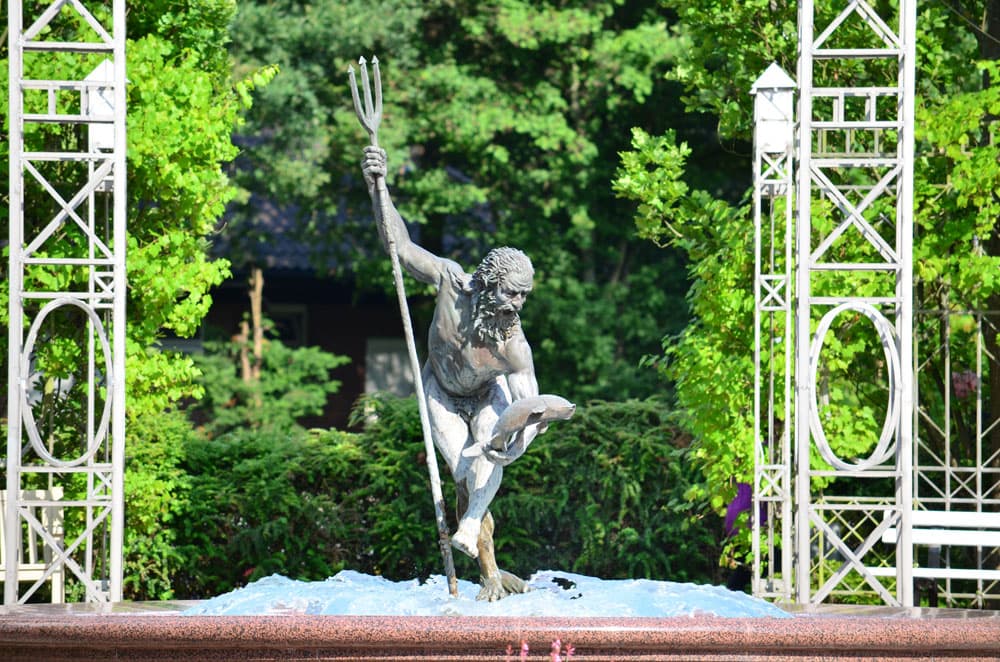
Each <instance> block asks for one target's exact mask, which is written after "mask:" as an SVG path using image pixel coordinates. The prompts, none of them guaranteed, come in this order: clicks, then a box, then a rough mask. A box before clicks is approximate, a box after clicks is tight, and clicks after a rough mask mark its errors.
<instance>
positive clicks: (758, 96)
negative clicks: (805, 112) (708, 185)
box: [750, 62, 796, 154]
mask: <svg viewBox="0 0 1000 662" xmlns="http://www.w3.org/2000/svg"><path fill="white" fill-rule="evenodd" d="M795 88H796V85H795V81H794V80H792V78H791V76H789V75H788V74H787V73H785V70H784V69H782V68H781V67H779V66H778V63H777V62H772V63H771V66H769V67H768V68H767V69H766V70H764V73H762V74H761V75H760V78H758V79H757V81H756V82H755V83H754V84H753V87H751V88H750V94H752V95H754V100H753V117H754V124H755V127H754V136H755V143H756V149H757V151H759V152H765V153H768V154H784V153H786V152H787V151H788V150H790V149H791V147H792V145H793V143H794V137H795V104H794V96H795Z"/></svg>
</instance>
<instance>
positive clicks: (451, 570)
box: [348, 57, 458, 596]
mask: <svg viewBox="0 0 1000 662" xmlns="http://www.w3.org/2000/svg"><path fill="white" fill-rule="evenodd" d="M358 66H359V67H360V69H361V84H362V87H363V91H364V106H363V107H362V105H361V97H360V96H359V95H358V83H357V81H356V80H355V78H354V67H348V77H349V78H350V83H351V96H352V97H353V98H354V112H355V113H356V114H357V116H358V121H359V122H361V126H363V127H364V128H365V130H366V131H367V132H368V137H369V139H370V141H371V145H372V147H378V127H379V124H380V123H381V121H382V78H381V75H380V73H379V68H378V58H376V57H372V70H373V72H372V73H373V78H374V87H375V96H374V103H373V99H372V86H371V85H370V84H369V82H368V66H367V63H366V62H365V59H364V58H363V57H362V58H360V59H359V60H358ZM375 190H376V196H377V200H378V206H379V211H380V212H381V217H382V219H381V221H382V229H383V234H384V236H385V238H386V243H387V248H388V251H389V258H390V259H391V260H392V276H393V280H394V281H395V284H396V296H397V298H398V299H399V313H400V316H401V317H402V318H403V332H404V335H405V336H406V346H407V349H408V350H409V354H410V365H411V368H412V370H413V376H414V382H415V385H416V390H417V404H418V406H419V409H420V423H421V426H422V428H423V434H424V446H425V449H424V450H425V455H426V456H427V471H428V473H429V474H430V482H431V495H432V497H433V499H434V513H435V517H436V519H437V528H438V545H439V546H440V548H441V556H442V557H443V559H444V567H445V574H446V575H447V577H448V590H449V591H450V592H451V594H452V595H455V596H457V595H458V579H457V577H456V575H455V564H454V560H453V559H452V555H451V541H450V538H449V535H448V523H447V521H446V519H445V514H444V497H443V495H442V493H441V475H440V473H439V472H438V465H437V455H436V452H435V449H434V439H433V437H432V435H431V426H430V419H429V417H428V413H427V400H426V397H425V395H424V385H423V380H422V378H421V372H420V361H419V359H418V358H417V346H416V342H415V341H414V338H413V324H412V322H411V320H410V308H409V305H408V304H407V302H406V290H405V288H404V286H403V270H402V267H401V266H400V263H399V254H398V253H397V251H396V241H395V239H394V237H393V233H392V232H391V230H390V228H389V225H388V223H389V214H390V213H391V209H390V203H389V191H388V189H387V188H386V184H385V176H384V175H383V176H378V177H376V178H375Z"/></svg>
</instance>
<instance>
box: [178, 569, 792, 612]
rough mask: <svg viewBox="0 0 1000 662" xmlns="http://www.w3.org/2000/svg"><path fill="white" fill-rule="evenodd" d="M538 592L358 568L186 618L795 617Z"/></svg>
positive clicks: (562, 588)
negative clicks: (489, 590) (483, 588)
mask: <svg viewBox="0 0 1000 662" xmlns="http://www.w3.org/2000/svg"><path fill="white" fill-rule="evenodd" d="M528 584H529V586H530V587H531V591H530V592H528V593H523V594H518V595H511V596H509V597H507V598H504V599H503V600H500V601H498V602H479V601H477V600H476V595H477V594H478V593H479V586H478V585H477V584H473V583H472V582H469V581H465V580H459V582H458V592H459V595H458V596H457V597H453V596H452V595H450V594H449V593H448V588H447V580H446V579H445V578H444V577H443V576H440V575H434V576H432V577H431V578H430V579H428V580H427V581H426V582H420V581H418V580H415V579H414V580H410V581H402V582H393V581H390V580H388V579H385V578H383V577H372V576H370V575H365V574H362V573H359V572H354V571H352V570H344V571H342V572H339V573H337V574H336V575H334V576H333V577H330V578H328V579H326V580H324V581H316V582H304V581H298V580H294V579H288V578H287V577H283V576H281V575H271V576H270V577H265V578H264V579H260V580H258V581H256V582H253V583H252V584H249V585H247V586H245V587H243V588H239V589H236V590H234V591H231V592H229V593H226V594H224V595H220V596H218V597H215V598H212V599H211V600H205V601H204V602H201V603H199V604H198V605H196V606H194V607H191V608H189V609H187V610H185V611H184V612H183V613H184V614H185V615H216V616H247V615H267V614H289V613H299V614H318V615H328V616H332V615H337V616H443V615H457V616H568V617H573V616H616V617H629V616H654V617H668V616H699V615H714V616H721V617H729V618H737V617H770V618H788V617H789V615H788V614H787V613H785V612H784V611H782V610H781V609H779V608H778V607H776V606H774V605H772V604H771V603H769V602H767V601H765V600H761V599H759V598H755V597H753V596H750V595H747V594H745V593H739V592H735V591H730V590H729V589H727V588H725V587H722V586H711V585H703V584H689V583H678V582H668V581H658V580H652V579H596V578H594V577H588V576H586V575H578V574H575V573H571V572H561V571H554V570H542V571H539V572H537V573H535V574H534V575H532V576H531V579H529V580H528Z"/></svg>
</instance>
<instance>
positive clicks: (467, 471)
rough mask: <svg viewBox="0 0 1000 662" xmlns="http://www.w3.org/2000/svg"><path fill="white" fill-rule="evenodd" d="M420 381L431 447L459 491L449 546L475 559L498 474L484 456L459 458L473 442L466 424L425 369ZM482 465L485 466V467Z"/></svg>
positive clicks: (498, 478)
mask: <svg viewBox="0 0 1000 662" xmlns="http://www.w3.org/2000/svg"><path fill="white" fill-rule="evenodd" d="M423 378H424V393H425V395H426V396H427V413H428V419H429V422H430V425H431V435H432V436H433V437H434V445H435V446H436V447H437V449H438V451H439V452H440V453H441V455H442V456H443V457H444V460H445V462H446V463H447V464H448V469H449V470H451V474H452V477H453V478H454V479H455V485H456V487H457V488H458V492H459V516H458V519H459V522H458V530H457V531H455V534H454V535H452V537H451V544H452V545H453V546H454V547H455V548H456V549H458V550H459V551H460V552H462V553H463V554H466V555H468V556H470V557H472V558H476V557H477V556H479V550H478V547H477V545H476V541H477V539H478V538H479V527H480V521H481V520H482V517H483V514H484V513H485V512H486V508H487V507H489V502H490V501H491V500H492V499H493V495H494V494H496V491H497V488H499V487H500V474H502V472H500V473H499V474H498V475H496V476H495V477H494V476H492V474H493V473H494V472H493V468H494V467H495V465H494V464H493V463H492V462H489V460H487V459H486V458H485V457H482V456H481V457H479V458H468V457H465V456H463V455H462V450H463V449H464V448H466V447H467V446H469V445H471V444H472V443H474V442H473V437H472V434H471V432H470V430H469V424H468V422H466V419H465V418H464V417H463V416H462V415H461V414H460V413H459V409H458V407H457V406H456V405H455V403H454V402H452V399H451V396H450V395H448V393H446V392H445V391H444V390H443V389H442V388H441V387H440V385H439V384H438V381H437V378H436V377H435V376H434V373H433V371H432V370H430V368H429V367H427V366H425V368H424V372H423ZM484 462H485V465H489V466H485V465H484V464H483V463H484Z"/></svg>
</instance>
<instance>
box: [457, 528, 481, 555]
mask: <svg viewBox="0 0 1000 662" xmlns="http://www.w3.org/2000/svg"><path fill="white" fill-rule="evenodd" d="M478 540H479V531H474V530H473V528H472V527H471V526H468V525H465V523H464V522H463V524H462V525H461V526H459V527H458V531H456V532H455V535H453V536H452V537H451V546H452V547H454V548H455V549H457V550H458V551H460V552H462V553H463V554H465V555H467V556H470V557H471V558H474V559H475V558H479V545H478Z"/></svg>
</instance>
